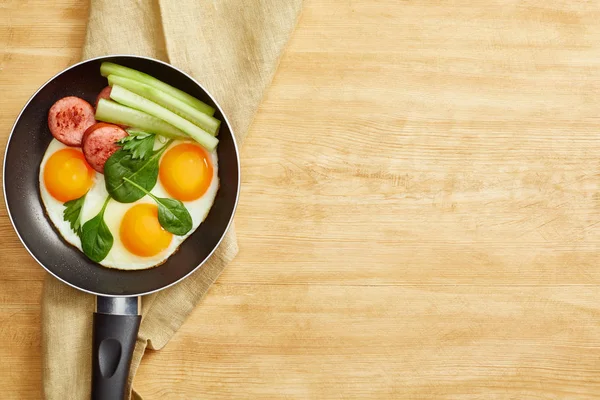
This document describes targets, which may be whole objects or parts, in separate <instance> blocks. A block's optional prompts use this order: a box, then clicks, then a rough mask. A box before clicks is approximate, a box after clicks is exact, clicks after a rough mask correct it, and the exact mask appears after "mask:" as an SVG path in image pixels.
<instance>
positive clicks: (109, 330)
mask: <svg viewBox="0 0 600 400" xmlns="http://www.w3.org/2000/svg"><path fill="white" fill-rule="evenodd" d="M140 309H141V300H140V298H139V297H101V296H98V297H97V299H96V312H95V313H94V333H93V342H92V343H93V344H92V346H93V347H92V352H93V353H92V400H122V399H124V398H125V388H126V387H127V378H128V376H129V367H130V366H131V356H132V355H133V349H134V348H135V341H136V339H137V334H138V330H139V328H140V321H141V319H142V316H141V315H140Z"/></svg>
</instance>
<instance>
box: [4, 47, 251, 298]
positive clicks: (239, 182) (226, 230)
mask: <svg viewBox="0 0 600 400" xmlns="http://www.w3.org/2000/svg"><path fill="white" fill-rule="evenodd" d="M115 57H130V58H139V59H144V60H148V61H153V62H156V63H159V64H163V65H165V66H166V67H168V68H172V69H174V70H175V71H177V72H179V73H181V74H183V75H184V76H185V77H187V78H189V79H190V80H191V81H192V82H194V83H195V84H196V85H198V87H200V88H201V89H202V90H203V91H204V93H206V94H207V95H208V97H210V99H211V100H212V101H213V102H214V104H215V105H216V106H217V108H218V109H219V111H220V112H221V114H222V115H223V119H224V120H225V123H226V124H227V126H228V127H229V131H230V132H231V138H232V141H233V147H234V149H235V156H236V161H237V174H238V182H237V188H236V194H235V202H234V204H233V209H232V211H231V216H230V217H229V221H228V222H227V226H226V227H225V230H224V231H223V234H222V235H221V237H220V238H219V240H218V241H217V244H216V245H215V246H214V247H213V249H212V250H211V251H210V253H209V254H208V255H207V256H206V257H205V258H204V260H202V262H200V264H198V265H197V266H196V267H194V268H192V269H191V270H190V271H189V272H188V273H186V274H185V275H183V276H182V277H180V278H179V279H177V280H175V281H173V282H171V283H169V284H168V285H165V286H162V287H160V288H157V289H153V290H150V291H147V292H140V293H136V294H123V295H115V294H107V293H100V292H95V291H93V290H88V289H84V288H81V287H79V286H77V285H75V284H73V283H71V282H69V281H67V280H65V279H63V278H61V277H60V276H58V275H57V274H55V273H54V272H52V271H51V270H50V269H48V268H47V267H46V266H45V265H44V264H43V263H42V262H41V261H40V260H39V259H38V258H37V257H36V256H35V254H34V253H33V252H32V251H31V249H30V248H29V247H28V246H27V244H26V243H25V241H24V240H23V237H22V236H21V233H20V232H19V230H18V229H17V227H16V225H15V222H14V220H13V215H12V212H11V209H10V206H9V204H8V198H7V196H6V157H7V155H8V149H9V147H10V142H11V140H12V136H13V134H14V132H15V128H16V126H17V123H18V122H19V120H20V119H21V115H22V114H23V112H24V111H25V109H27V107H28V106H29V103H31V101H32V100H33V99H34V98H35V96H37V94H38V93H39V92H40V91H41V90H42V89H44V88H45V87H46V86H47V85H48V84H49V83H50V82H52V81H54V80H55V79H56V78H57V77H59V76H60V75H62V74H64V73H65V72H67V71H69V70H71V69H73V68H75V67H78V66H79V65H82V64H85V63H88V62H91V61H97V60H102V59H106V58H115ZM241 181H242V180H241V165H240V153H239V148H238V145H237V139H236V136H235V132H234V130H233V127H232V126H231V123H230V122H229V119H228V118H227V115H226V114H225V112H224V111H223V108H222V107H221V105H220V104H219V102H218V101H217V100H216V99H215V98H214V96H213V95H212V94H211V93H210V92H209V91H208V90H207V89H206V88H205V87H204V86H202V84H200V82H198V81H197V80H196V79H195V78H193V77H192V76H191V75H189V74H188V73H186V72H185V71H182V70H181V69H179V68H177V67H175V66H173V65H171V64H169V63H167V62H164V61H161V60H158V59H156V58H152V57H146V56H140V55H135V54H107V55H102V56H97V57H92V58H88V59H86V60H82V61H79V62H78V63H75V64H73V65H71V66H69V67H67V68H65V69H63V70H61V71H60V72H58V73H57V74H55V75H54V76H52V77H51V78H50V79H48V80H47V81H46V82H44V84H43V85H41V86H40V87H39V88H38V89H37V90H36V91H35V92H34V93H33V94H32V95H31V97H29V99H28V100H27V102H26V103H25V105H24V106H23V108H21V111H20V112H19V115H17V118H16V119H15V122H14V123H13V125H12V128H11V130H10V135H9V136H8V140H7V141H6V148H5V149H4V160H3V161H2V194H3V196H4V205H5V206H6V211H7V214H8V218H9V220H10V223H11V225H12V227H13V230H14V231H15V233H16V234H17V237H18V238H19V240H20V241H21V244H22V245H23V247H25V249H26V250H27V252H28V253H29V255H31V257H32V258H33V259H34V260H35V261H36V262H37V263H38V264H39V265H40V266H41V267H42V268H44V269H45V270H46V271H47V272H48V273H49V274H50V275H52V276H53V277H54V278H56V279H58V280H59V281H61V282H63V283H65V284H67V285H68V286H70V287H72V288H74V289H77V290H80V291H82V292H85V293H89V294H92V295H95V296H103V297H115V298H117V297H139V296H145V295H148V294H152V293H156V292H159V291H161V290H164V289H167V288H169V287H171V286H173V285H176V284H177V283H179V282H181V281H182V280H184V279H185V278H187V277H188V276H190V275H191V274H193V273H194V272H196V271H197V270H198V269H199V268H200V267H201V266H202V265H204V263H206V262H207V261H208V260H209V259H210V258H211V257H212V255H213V254H214V253H215V251H217V249H218V248H219V246H220V245H221V243H222V242H223V239H224V238H225V236H226V235H227V232H229V229H230V228H231V225H232V224H233V217H234V216H235V212H236V210H237V206H238V202H239V197H240V188H241Z"/></svg>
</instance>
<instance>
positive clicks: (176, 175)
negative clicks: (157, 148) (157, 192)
mask: <svg viewBox="0 0 600 400" xmlns="http://www.w3.org/2000/svg"><path fill="white" fill-rule="evenodd" d="M158 174H159V177H160V182H161V183H162V185H163V187H164V188H165V190H166V191H167V192H168V193H169V194H170V195H171V196H172V197H173V198H175V199H177V200H181V201H192V200H196V199H198V198H200V197H202V195H203V194H204V193H206V191H207V190H208V187H209V186H210V182H211V180H212V177H213V166H212V163H211V160H210V154H208V152H207V151H206V150H204V149H203V148H202V147H200V146H197V145H195V144H192V143H182V144H179V145H177V146H174V147H173V148H171V149H169V150H168V151H167V152H166V153H165V155H164V156H163V157H162V160H161V162H160V168H159V172H158Z"/></svg>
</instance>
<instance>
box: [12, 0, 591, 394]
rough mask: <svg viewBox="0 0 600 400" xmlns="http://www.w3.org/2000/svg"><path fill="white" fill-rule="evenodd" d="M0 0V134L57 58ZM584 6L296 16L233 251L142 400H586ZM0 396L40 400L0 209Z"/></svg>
mask: <svg viewBox="0 0 600 400" xmlns="http://www.w3.org/2000/svg"><path fill="white" fill-rule="evenodd" d="M86 15H87V10H86V8H85V7H83V6H82V4H81V2H76V1H74V0H60V1H54V2H52V3H51V4H50V3H49V2H44V1H40V0H37V1H27V2H24V3H23V2H20V1H6V0H5V1H1V0H0V52H1V53H0V87H1V88H3V93H2V97H1V98H0V135H1V136H2V143H3V145H4V144H5V143H6V137H7V135H8V132H9V130H10V126H11V125H12V122H13V121H14V118H15V117H16V115H17V114H18V111H19V109H20V108H21V107H22V105H23V104H24V103H25V101H26V100H27V98H28V97H29V96H30V95H31V93H33V92H34V91H35V89H36V88H37V87H38V86H39V85H41V84H42V83H43V82H44V81H45V80H46V79H48V78H49V77H51V76H52V75H53V74H54V73H56V72H58V71H59V70H60V69H62V68H63V67H65V66H67V65H69V64H71V63H73V62H75V61H76V60H77V59H78V57H79V52H80V47H81V44H82V42H83V33H84V31H85V22H86V21H85V19H86ZM599 19H600V5H599V4H596V3H595V2H584V1H579V0H576V1H570V2H554V3H553V4H550V3H548V2H545V1H541V0H527V1H516V0H507V1H499V0H490V1H467V0H455V1H449V2H433V1H429V2H427V1H425V2H409V1H398V0H379V1H374V0H346V1H345V0H335V1H334V0H326V1H316V0H306V1H305V9H304V12H303V15H302V18H301V20H300V24H299V26H298V28H297V31H296V33H295V35H294V37H293V39H292V41H291V43H290V44H289V46H288V49H287V52H286V54H285V56H284V57H283V59H282V61H281V65H280V68H279V71H278V73H277V75H276V77H275V80H274V82H273V85H272V87H271V88H270V90H269V91H268V93H267V95H266V97H265V99H264V101H263V103H262V106H261V108H260V110H259V112H258V114H257V116H256V119H255V121H254V123H253V126H252V129H251V132H250V135H249V138H248V139H247V141H246V143H245V145H244V148H243V150H242V156H243V161H242V167H243V171H242V172H243V173H242V176H243V189H242V196H241V202H240V205H239V209H238V210H239V211H238V214H237V217H236V221H237V231H238V236H239V240H240V247H241V251H240V254H239V256H238V257H237V259H236V260H235V261H234V262H233V263H232V264H231V265H230V266H229V267H228V268H227V269H226V271H225V272H224V274H223V275H222V277H221V278H220V279H219V281H218V283H217V284H216V285H215V286H214V288H213V289H212V290H211V291H210V293H209V294H208V296H207V297H206V299H205V301H204V302H203V304H202V305H201V306H200V307H198V308H197V310H196V311H195V312H194V314H193V315H192V316H191V317H190V319H189V320H188V321H187V323H186V324H185V325H184V326H183V327H182V329H181V330H180V332H178V334H177V335H176V336H175V337H174V338H173V340H172V341H171V342H170V344H169V345H168V346H167V347H166V348H164V349H163V350H161V351H160V352H150V353H149V354H147V356H146V358H145V359H144V361H143V363H142V366H141V368H140V370H139V374H138V376H137V377H136V385H137V387H138V388H139V390H140V391H141V392H142V394H143V395H144V396H145V399H163V398H164V399H200V398H202V399H231V398H235V399H242V398H244V399H256V398H260V399H355V398H364V399H367V398H368V399H434V398H435V399H520V400H521V399H599V398H600V378H599V376H600V361H599V360H600V339H599V338H600V324H599V323H598V319H599V317H600V307H599V306H598V304H600V290H599V289H600V288H599V284H600V269H598V265H599V261H600V255H599V254H600V253H599V252H598V245H599V244H600V224H599V221H600V193H599V190H598V189H599V183H600V182H599V179H598V177H599V174H600V164H599V162H598V159H599V158H600V157H599V156H600V146H599V145H598V143H599V141H598V139H600V136H599V133H598V132H599V131H600V118H599V117H598V110H599V106H598V96H597V94H598V93H600V68H598V66H600V25H598V23H597V21H598V20H599ZM0 242H1V243H2V252H1V253H0V265H1V266H2V267H1V268H0V360H1V361H2V362H1V363H0V391H2V395H1V396H0V397H1V398H2V399H37V398H39V397H40V376H41V373H40V368H41V366H40V358H39V351H40V349H39V344H40V330H39V326H40V321H39V297H40V293H41V288H42V284H41V283H42V279H43V277H44V273H43V272H42V271H41V269H40V268H39V267H37V266H36V265H35V263H34V262H33V261H32V260H30V258H29V256H28V254H27V253H26V251H25V250H23V249H22V247H21V245H20V243H19V242H18V240H17V238H16V236H15V234H14V233H13V231H12V229H11V228H10V224H9V222H8V220H7V217H6V210H5V209H4V207H3V206H0Z"/></svg>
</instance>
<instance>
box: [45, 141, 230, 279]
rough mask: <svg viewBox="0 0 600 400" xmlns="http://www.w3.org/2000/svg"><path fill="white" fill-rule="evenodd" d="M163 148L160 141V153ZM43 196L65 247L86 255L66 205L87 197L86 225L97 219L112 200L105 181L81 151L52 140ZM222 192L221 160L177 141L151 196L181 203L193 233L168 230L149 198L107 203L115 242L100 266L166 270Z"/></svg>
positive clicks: (165, 157)
mask: <svg viewBox="0 0 600 400" xmlns="http://www.w3.org/2000/svg"><path fill="white" fill-rule="evenodd" d="M161 146H162V144H161V143H159V141H158V140H157V141H156V143H155V148H158V147H161ZM39 182H40V195H41V198H42V203H43V204H44V207H45V209H46V212H47V214H48V217H49V218H50V221H52V223H53V224H54V226H55V227H56V229H57V230H58V232H59V233H60V235H61V236H62V237H63V238H64V240H65V241H67V242H68V243H70V244H71V245H73V246H75V247H77V248H78V249H79V250H80V251H82V247H81V240H80V238H79V236H78V235H77V234H76V233H75V232H74V231H73V229H71V226H70V223H69V222H68V221H65V219H64V216H63V213H64V210H65V206H64V203H65V202H67V201H69V200H74V199H77V198H79V197H81V196H82V195H84V194H86V193H87V195H86V197H85V202H84V204H83V207H82V210H81V225H83V224H84V223H85V222H86V221H88V220H90V219H92V218H94V217H95V216H96V215H98V213H99V212H100V210H101V209H102V206H103V204H104V202H105V200H106V198H107V196H108V192H107V191H106V187H105V183H104V175H102V174H101V173H98V172H96V171H94V170H93V169H92V168H91V167H90V166H89V165H88V164H87V162H86V160H85V158H84V156H83V153H82V152H81V150H80V149H79V148H73V147H67V146H65V145H64V144H62V143H60V142H59V141H58V140H56V139H53V140H52V142H51V143H50V145H49V146H48V148H47V149H46V153H45V154H44V157H43V159H42V162H41V164H40V174H39ZM218 189H219V178H218V159H217V154H216V151H213V152H211V153H209V152H207V151H206V150H205V149H203V148H202V147H200V146H199V145H197V144H195V143H191V142H182V141H175V142H173V143H171V144H170V145H169V147H168V148H167V150H166V151H165V153H164V154H163V155H162V157H161V160H160V163H159V177H158V180H157V183H156V185H155V186H154V188H153V189H152V190H151V193H152V194H154V195H155V196H157V197H167V198H174V199H177V200H180V201H181V202H182V203H183V205H184V206H185V208H186V209H187V210H188V212H189V213H190V215H191V217H192V229H191V230H190V231H189V232H188V233H187V234H185V235H183V236H177V235H173V234H172V233H170V232H168V231H166V230H164V229H163V228H162V227H161V226H160V223H159V222H158V207H157V205H156V203H155V202H154V200H153V199H152V198H150V197H149V196H144V197H142V198H141V199H139V200H138V201H136V202H133V203H126V204H125V203H119V202H117V201H116V200H114V199H111V200H110V201H109V202H108V205H107V207H106V210H105V213H104V221H105V223H106V225H107V226H108V228H109V230H110V232H111V234H112V236H113V239H114V242H113V246H112V248H111V249H110V251H109V253H108V255H107V256H106V258H104V259H103V260H102V261H100V264H101V265H103V266H105V267H109V268H117V269H122V270H138V269H146V268H151V267H154V266H157V265H160V264H162V263H163V262H164V261H165V260H166V259H167V258H168V257H169V256H170V255H172V254H173V253H174V252H175V251H176V250H177V249H178V248H179V246H180V245H181V243H182V242H183V241H184V240H185V239H186V238H187V237H188V236H189V235H191V234H192V233H193V232H194V231H195V230H196V229H198V226H200V224H201V223H202V222H203V221H204V219H205V218H206V216H207V215H208V213H209V211H210V208H211V207H212V205H213V203H214V200H215V197H216V195H217V191H218Z"/></svg>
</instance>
